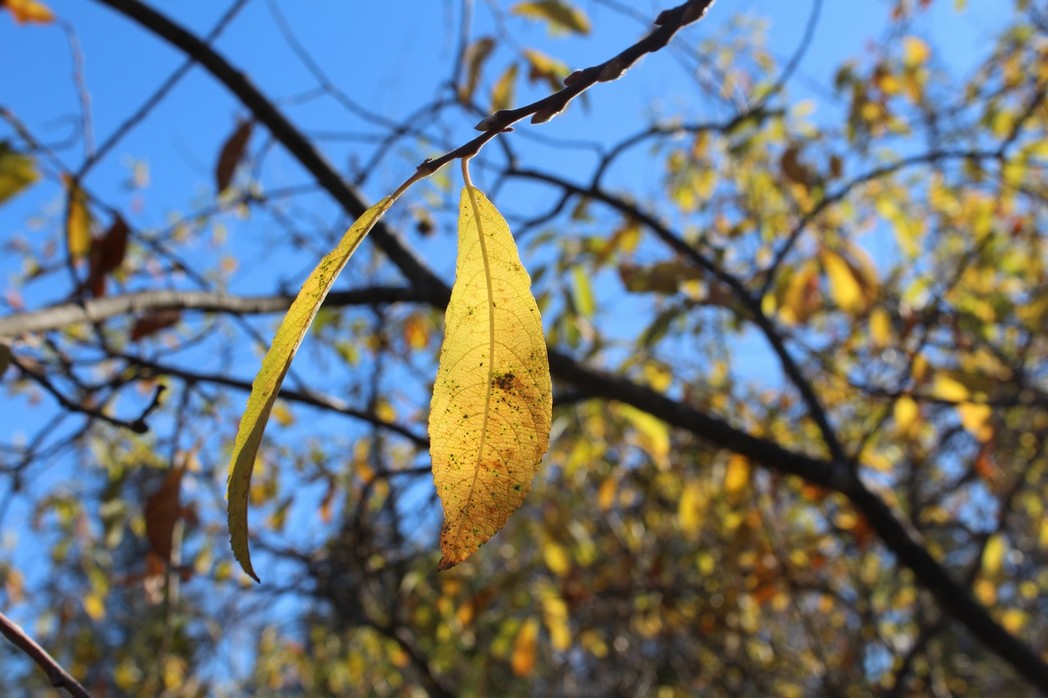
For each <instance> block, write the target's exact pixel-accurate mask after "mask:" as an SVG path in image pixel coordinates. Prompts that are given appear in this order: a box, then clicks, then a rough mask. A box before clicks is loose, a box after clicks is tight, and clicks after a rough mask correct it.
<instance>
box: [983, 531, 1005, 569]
mask: <svg viewBox="0 0 1048 698" xmlns="http://www.w3.org/2000/svg"><path fill="white" fill-rule="evenodd" d="M1006 552H1008V543H1007V542H1006V541H1005V540H1004V537H1003V536H1002V535H1001V534H999V533H995V534H994V535H992V536H990V538H989V540H987V541H986V547H985V548H983V554H982V571H983V574H985V575H986V576H987V577H994V576H996V575H998V574H1000V573H1001V567H1002V564H1003V562H1004V554H1005V553H1006Z"/></svg>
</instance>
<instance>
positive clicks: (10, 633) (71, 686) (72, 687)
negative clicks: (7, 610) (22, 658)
mask: <svg viewBox="0 0 1048 698" xmlns="http://www.w3.org/2000/svg"><path fill="white" fill-rule="evenodd" d="M0 633H3V634H4V637H6V638H7V639H8V640H10V641H11V643H12V644H14V645H15V647H17V648H18V649H20V650H22V651H23V652H25V654H26V655H27V656H28V657H29V658H30V659H32V660H33V661H34V662H36V665H37V666H39V667H40V668H41V669H43V670H44V673H45V674H47V678H48V680H49V681H50V682H51V685H52V686H54V687H55V688H62V689H65V691H66V692H67V693H68V694H69V695H71V696H74V698H91V694H90V693H88V692H87V689H86V688H84V687H83V686H81V685H80V682H79V681H77V680H76V679H74V678H73V677H72V675H71V674H70V673H69V672H68V671H66V670H65V669H63V668H62V667H61V665H59V663H58V662H57V661H55V658H54V657H52V656H51V655H50V654H48V652H47V650H45V649H44V648H43V647H41V646H40V645H38V644H37V643H36V640H34V639H33V638H31V637H29V635H27V634H26V632H25V630H23V629H22V626H20V625H19V624H18V623H15V622H14V621H13V620H11V619H10V618H8V617H7V616H6V615H4V614H3V613H0Z"/></svg>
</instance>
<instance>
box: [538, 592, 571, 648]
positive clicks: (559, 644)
mask: <svg viewBox="0 0 1048 698" xmlns="http://www.w3.org/2000/svg"><path fill="white" fill-rule="evenodd" d="M542 616H543V619H544V620H545V621H546V629H547V630H549V639H550V645H552V647H553V649H555V650H557V651H558V652H564V651H565V650H567V649H568V648H570V647H571V628H570V627H569V626H568V604H566V603H565V602H564V599H562V598H560V596H558V595H557V593H556V592H555V591H552V590H551V591H550V592H548V593H546V594H543V596H542Z"/></svg>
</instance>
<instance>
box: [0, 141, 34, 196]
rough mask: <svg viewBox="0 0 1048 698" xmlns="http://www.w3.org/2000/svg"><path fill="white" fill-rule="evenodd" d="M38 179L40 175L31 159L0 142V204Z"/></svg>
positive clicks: (4, 142) (5, 142)
mask: <svg viewBox="0 0 1048 698" xmlns="http://www.w3.org/2000/svg"><path fill="white" fill-rule="evenodd" d="M38 179H40V173H39V172H37V170H36V163H35V162H34V161H33V158H31V157H29V156H28V155H22V154H21V153H18V152H16V151H14V150H12V149H11V147H10V146H9V145H8V144H7V141H0V203H3V202H4V201H7V200H8V199H10V198H11V197H12V196H14V195H15V194H17V193H18V192H20V191H22V190H23V189H25V188H26V187H28V186H29V185H31V184H33V183H34V182H36V181H37V180H38Z"/></svg>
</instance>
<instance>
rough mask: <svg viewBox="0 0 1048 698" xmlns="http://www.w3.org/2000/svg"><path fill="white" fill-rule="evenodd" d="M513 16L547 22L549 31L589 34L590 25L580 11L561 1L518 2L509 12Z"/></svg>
mask: <svg viewBox="0 0 1048 698" xmlns="http://www.w3.org/2000/svg"><path fill="white" fill-rule="evenodd" d="M510 12H512V13H513V14H515V15H520V16H522V17H530V18H532V19H544V20H546V21H547V22H549V25H550V31H554V32H555V31H558V30H567V31H572V32H577V33H579V34H589V30H590V23H589V19H587V17H586V15H585V14H583V12H582V10H580V9H578V8H577V7H572V6H571V5H568V4H567V3H565V2H562V0H538V1H537V2H518V3H517V4H516V5H514V6H513V8H512V9H511V10H510Z"/></svg>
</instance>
